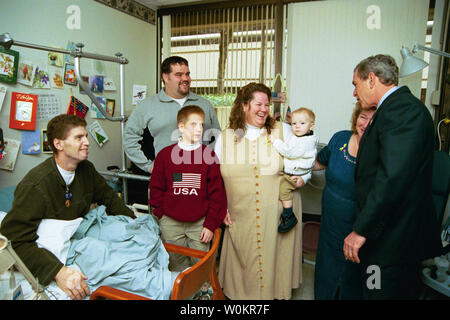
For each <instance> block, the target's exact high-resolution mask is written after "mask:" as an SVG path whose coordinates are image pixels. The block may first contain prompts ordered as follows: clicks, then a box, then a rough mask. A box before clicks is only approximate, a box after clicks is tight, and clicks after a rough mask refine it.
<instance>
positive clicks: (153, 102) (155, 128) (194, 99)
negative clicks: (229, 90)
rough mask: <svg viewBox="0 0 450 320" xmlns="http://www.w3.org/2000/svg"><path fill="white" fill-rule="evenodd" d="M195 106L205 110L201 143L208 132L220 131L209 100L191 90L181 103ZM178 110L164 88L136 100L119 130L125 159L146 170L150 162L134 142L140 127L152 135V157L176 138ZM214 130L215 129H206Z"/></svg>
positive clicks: (139, 146)
mask: <svg viewBox="0 0 450 320" xmlns="http://www.w3.org/2000/svg"><path fill="white" fill-rule="evenodd" d="M189 105H198V106H199V107H201V108H202V109H203V111H204V112H205V124H204V133H203V143H204V144H208V142H209V140H210V138H211V135H210V133H214V134H215V135H216V136H217V135H218V134H219V133H220V125H219V122H218V120H217V116H216V113H215V111H214V109H213V106H212V105H211V103H210V102H209V101H208V100H206V99H205V98H202V97H200V96H198V95H196V94H194V93H192V92H189V95H188V97H187V100H186V102H185V103H184V106H189ZM180 109H181V106H180V105H179V103H178V102H176V101H175V100H173V99H172V98H171V97H169V96H168V95H167V94H166V93H165V91H164V89H163V90H161V91H160V92H159V93H158V94H155V95H153V96H151V97H148V98H146V99H144V100H143V101H141V102H140V103H138V105H137V106H136V108H134V110H133V112H132V113H131V115H130V117H129V118H128V120H127V123H126V125H125V129H124V132H123V142H122V143H123V146H124V149H125V153H126V155H127V156H128V158H129V159H130V160H131V161H132V162H133V163H134V164H136V165H137V166H138V167H139V168H140V169H142V170H144V171H145V172H150V169H151V168H152V167H153V162H152V161H151V160H148V159H147V157H146V156H145V155H144V152H143V151H142V150H141V145H140V144H139V143H138V142H139V141H140V140H142V135H143V133H144V129H145V128H148V130H149V131H150V134H151V135H152V137H153V139H154V142H153V146H154V148H155V156H156V155H157V154H158V152H159V151H160V150H161V149H163V148H165V147H167V146H169V145H171V144H174V143H176V142H177V141H178V130H177V128H178V127H177V113H178V111H179V110H180ZM209 129H217V130H209Z"/></svg>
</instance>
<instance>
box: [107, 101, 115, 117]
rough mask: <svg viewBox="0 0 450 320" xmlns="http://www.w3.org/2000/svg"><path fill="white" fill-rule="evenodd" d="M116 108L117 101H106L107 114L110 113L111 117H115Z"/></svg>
mask: <svg viewBox="0 0 450 320" xmlns="http://www.w3.org/2000/svg"><path fill="white" fill-rule="evenodd" d="M115 106H116V100H113V99H106V113H108V114H109V115H110V116H111V117H112V116H114V109H115Z"/></svg>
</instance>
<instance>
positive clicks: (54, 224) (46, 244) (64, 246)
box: [36, 218, 83, 264]
mask: <svg viewBox="0 0 450 320" xmlns="http://www.w3.org/2000/svg"><path fill="white" fill-rule="evenodd" d="M81 221H83V218H77V219H75V220H56V219H42V221H41V223H40V224H39V227H38V230H37V235H38V236H39V238H38V239H37V240H36V243H37V245H38V247H39V248H44V249H47V250H48V251H50V252H51V253H53V254H54V255H55V256H56V257H57V258H58V259H59V261H61V262H62V263H63V264H66V260H67V254H68V252H69V247H70V238H72V236H73V234H74V233H75V231H77V228H78V226H79V225H80V223H81Z"/></svg>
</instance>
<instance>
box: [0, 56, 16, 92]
mask: <svg viewBox="0 0 450 320" xmlns="http://www.w3.org/2000/svg"><path fill="white" fill-rule="evenodd" d="M18 67H19V52H18V51H14V50H4V49H0V81H1V82H6V83H13V84H16V83H17V70H18Z"/></svg>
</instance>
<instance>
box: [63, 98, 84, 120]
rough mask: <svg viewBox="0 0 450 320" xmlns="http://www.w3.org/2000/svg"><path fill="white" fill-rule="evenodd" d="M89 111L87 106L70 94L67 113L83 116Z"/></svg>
mask: <svg viewBox="0 0 450 320" xmlns="http://www.w3.org/2000/svg"><path fill="white" fill-rule="evenodd" d="M88 111H89V108H88V107H87V106H86V105H85V104H84V103H83V102H81V101H80V100H78V99H77V98H75V97H74V96H71V98H70V103H69V108H67V114H73V115H76V116H78V117H80V118H84V117H85V116H86V113H87V112H88Z"/></svg>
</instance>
